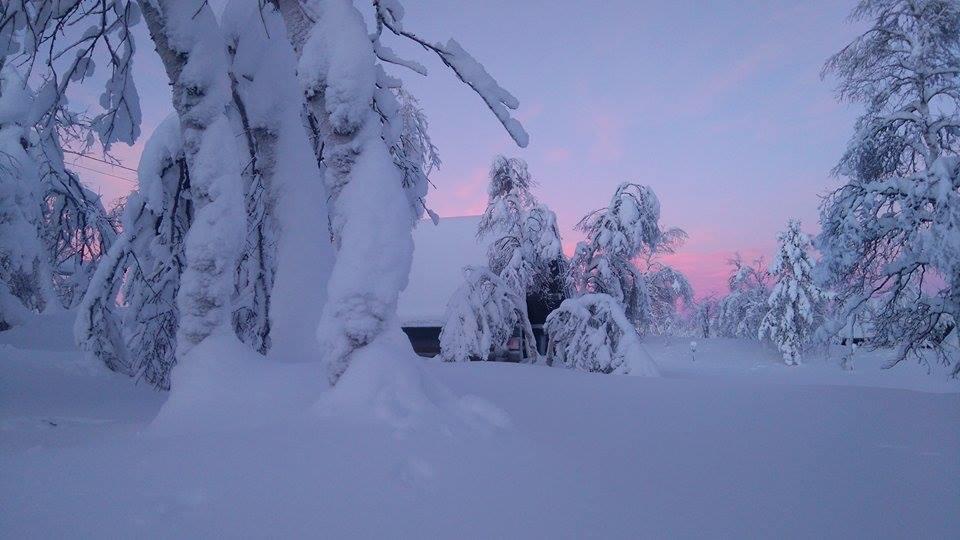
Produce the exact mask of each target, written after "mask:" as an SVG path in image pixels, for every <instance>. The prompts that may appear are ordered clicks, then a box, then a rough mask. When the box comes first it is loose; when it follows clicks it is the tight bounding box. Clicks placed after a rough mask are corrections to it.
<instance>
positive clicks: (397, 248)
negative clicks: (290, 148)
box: [280, 0, 414, 382]
mask: <svg viewBox="0 0 960 540" xmlns="http://www.w3.org/2000/svg"><path fill="white" fill-rule="evenodd" d="M280 5H281V13H282V14H283V15H284V16H285V17H286V20H287V28H288V32H289V34H288V35H289V36H290V39H291V40H292V41H293V42H294V48H295V50H299V51H300V59H299V66H298V75H299V77H300V81H301V83H302V85H303V91H304V95H305V96H306V103H307V111H308V114H309V118H310V124H311V125H312V126H313V127H314V129H315V130H316V133H317V143H318V145H317V148H316V151H317V152H318V153H319V155H320V157H321V158H322V160H323V163H324V166H325V167H324V170H323V174H324V182H325V185H326V188H327V191H328V193H329V194H330V201H331V203H330V210H329V211H330V229H331V235H332V237H333V239H334V243H335V245H336V246H337V259H336V263H335V264H334V267H333V271H332V274H331V277H330V281H329V283H328V285H327V301H326V304H325V306H324V310H323V314H322V316H321V321H320V324H319V326H318V330H317V337H318V339H319V340H320V342H321V348H322V350H323V351H324V352H325V354H326V361H327V363H328V365H329V377H330V381H331V382H336V381H337V379H339V377H340V375H341V374H342V373H343V372H344V371H345V370H346V368H347V366H348V365H349V358H350V355H351V354H352V353H353V351H355V350H357V349H359V348H361V347H364V346H366V345H368V344H369V343H371V342H372V341H373V340H374V339H376V338H377V336H379V335H380V334H381V333H382V332H383V331H384V329H385V327H386V325H388V324H394V325H396V324H398V323H397V321H396V320H395V318H396V303H397V298H398V296H399V294H400V291H401V290H402V289H403V288H404V287H405V286H406V282H407V277H408V274H409V271H410V263H411V259H412V251H413V239H412V235H411V230H412V227H413V223H414V215H413V213H412V212H411V209H410V205H409V203H408V202H407V199H406V196H405V194H404V191H403V186H402V176H401V174H400V171H399V170H398V169H397V167H396V166H395V164H394V163H393V160H392V159H391V156H390V153H389V151H388V148H387V146H386V144H385V142H384V141H383V139H382V138H381V125H380V119H379V117H378V116H377V115H376V112H375V111H374V109H373V107H372V105H373V100H374V94H375V92H376V89H377V88H376V87H377V82H378V76H379V73H380V68H379V67H378V66H377V64H376V55H375V54H374V49H373V44H372V43H371V41H370V38H369V36H368V30H367V27H366V24H365V23H364V21H363V17H362V15H361V14H360V12H358V11H357V10H356V8H354V6H353V4H352V2H349V1H347V0H329V1H323V2H320V1H314V2H310V3H309V6H310V8H311V9H312V12H313V13H315V14H316V15H317V19H316V22H315V24H314V25H313V26H312V27H311V29H310V31H309V32H307V33H304V32H302V31H300V30H301V24H302V20H300V19H293V18H292V17H295V14H296V13H302V12H301V11H298V10H299V9H301V8H300V6H284V3H283V2H280ZM301 39H304V41H303V42H302V44H301V43H298V40H301Z"/></svg>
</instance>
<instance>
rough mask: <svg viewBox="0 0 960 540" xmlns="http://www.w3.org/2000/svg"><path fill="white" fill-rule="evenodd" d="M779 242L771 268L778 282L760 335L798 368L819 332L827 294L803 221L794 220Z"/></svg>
mask: <svg viewBox="0 0 960 540" xmlns="http://www.w3.org/2000/svg"><path fill="white" fill-rule="evenodd" d="M778 239H779V242H780V248H779V250H778V251H777V255H776V257H774V259H773V264H772V265H771V266H770V273H771V274H772V275H773V276H774V278H775V279H776V281H777V282H776V285H774V287H773V292H771V293H770V298H769V299H768V300H767V305H768V306H769V311H767V314H766V315H765V316H764V318H763V321H762V322H761V323H760V330H759V331H758V336H759V338H760V339H763V338H764V337H769V338H770V340H771V341H773V343H774V345H776V346H777V349H779V351H780V353H781V354H783V360H784V362H786V364H787V365H789V366H794V365H797V364H799V363H800V355H801V352H802V350H803V348H804V346H805V345H806V344H807V341H808V339H809V338H810V336H811V335H812V334H813V331H814V330H815V328H814V324H815V322H816V320H817V310H818V309H819V307H820V305H821V303H822V302H823V300H824V295H823V293H822V292H821V291H820V289H819V287H817V285H816V284H815V283H814V279H813V263H812V261H811V260H810V255H809V253H808V251H809V249H810V237H809V236H807V235H806V234H805V233H804V232H803V231H802V230H800V222H799V221H796V220H790V222H789V223H788V224H787V230H786V231H784V232H782V233H780V235H779V238H778Z"/></svg>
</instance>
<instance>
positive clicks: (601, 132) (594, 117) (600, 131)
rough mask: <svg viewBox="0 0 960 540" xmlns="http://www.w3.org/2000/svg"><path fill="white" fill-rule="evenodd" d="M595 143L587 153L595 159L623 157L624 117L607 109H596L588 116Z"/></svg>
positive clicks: (604, 159) (587, 122)
mask: <svg viewBox="0 0 960 540" xmlns="http://www.w3.org/2000/svg"><path fill="white" fill-rule="evenodd" d="M586 124H587V128H588V129H589V130H590V131H591V132H592V135H593V143H592V144H591V145H590V148H589V149H588V151H587V155H588V156H589V157H590V159H592V160H594V161H601V162H611V161H617V160H619V159H620V158H621V157H623V129H624V122H623V119H622V118H621V117H620V116H618V115H616V114H612V113H609V112H606V111H597V110H594V111H592V112H590V113H589V115H588V117H587V121H586Z"/></svg>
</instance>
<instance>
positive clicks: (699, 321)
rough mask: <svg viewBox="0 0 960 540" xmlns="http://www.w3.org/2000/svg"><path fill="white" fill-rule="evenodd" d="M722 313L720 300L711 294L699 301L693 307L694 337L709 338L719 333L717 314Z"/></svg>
mask: <svg viewBox="0 0 960 540" xmlns="http://www.w3.org/2000/svg"><path fill="white" fill-rule="evenodd" d="M719 311H720V300H718V299H717V297H716V295H714V294H710V295H707V296H705V297H703V298H701V299H699V300H697V301H696V303H695V304H694V306H693V313H692V314H691V326H692V327H693V330H694V335H696V336H699V337H702V338H709V337H713V335H714V334H715V333H716V332H717V326H716V324H717V313H718V312H719Z"/></svg>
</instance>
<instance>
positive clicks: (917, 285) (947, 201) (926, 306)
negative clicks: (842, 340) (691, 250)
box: [817, 0, 960, 375]
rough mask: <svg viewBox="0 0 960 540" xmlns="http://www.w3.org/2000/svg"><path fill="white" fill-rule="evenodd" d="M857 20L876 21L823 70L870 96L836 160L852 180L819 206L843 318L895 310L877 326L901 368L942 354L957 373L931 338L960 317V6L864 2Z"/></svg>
mask: <svg viewBox="0 0 960 540" xmlns="http://www.w3.org/2000/svg"><path fill="white" fill-rule="evenodd" d="M853 18H855V19H859V20H864V21H866V22H867V23H868V24H869V28H868V29H867V30H866V31H865V32H864V33H863V34H861V35H860V36H858V37H857V38H855V39H854V40H853V41H852V42H851V43H850V44H848V45H847V46H846V47H844V48H843V49H842V50H841V51H840V52H839V53H837V54H835V55H834V56H833V57H831V58H830V59H829V60H828V61H827V64H826V66H825V68H824V74H825V75H833V76H835V77H836V79H837V81H838V89H837V93H838V96H839V97H840V99H842V100H846V101H852V102H861V103H864V104H865V105H866V112H865V113H864V114H863V115H862V116H861V117H860V118H859V119H858V120H857V124H856V131H855V133H854V136H853V137H852V138H851V140H850V142H849V144H848V146H847V150H846V152H845V153H844V155H843V157H842V158H841V160H840V163H839V164H838V165H837V167H836V168H835V169H834V172H835V173H836V174H837V175H839V176H843V177H846V179H847V183H846V184H845V185H843V186H842V187H840V188H839V189H837V190H836V191H834V192H833V193H832V194H830V196H829V197H827V199H826V200H825V201H824V203H823V205H822V207H821V217H820V222H821V231H822V232H821V234H820V236H819V238H818V242H817V247H818V248H819V249H820V251H821V252H822V254H823V261H822V267H823V269H824V274H825V279H826V281H827V282H828V283H829V284H830V286H831V288H832V289H833V290H835V291H836V293H837V301H838V303H839V304H840V305H841V306H842V313H841V315H840V316H839V317H838V319H839V320H840V321H841V324H842V323H843V322H845V321H846V320H847V319H849V318H850V317H851V316H852V315H853V314H855V313H857V312H858V311H859V310H860V307H861V306H862V305H863V304H865V303H867V302H869V301H870V300H871V298H877V299H879V300H880V301H881V302H883V303H884V304H885V305H886V306H887V307H888V309H878V310H876V311H875V313H876V317H874V318H873V320H872V321H870V323H871V325H872V327H873V329H874V331H875V333H876V335H877V338H878V340H877V342H878V343H881V342H882V343H890V342H898V344H899V347H900V354H898V355H897V357H896V359H895V360H894V361H893V363H891V365H893V364H895V363H897V362H899V361H901V360H902V359H904V358H905V357H906V356H907V355H909V354H910V353H915V354H916V355H917V357H918V358H920V360H921V361H922V362H926V361H927V357H928V355H927V351H932V352H934V353H937V354H938V355H939V357H940V359H941V360H942V361H944V362H947V363H950V362H953V363H954V364H955V370H954V373H955V375H957V374H960V362H957V361H956V359H955V356H956V355H955V353H948V352H947V349H946V348H945V346H946V342H945V341H943V340H941V339H937V338H934V337H933V336H942V337H946V336H947V335H949V334H950V333H951V332H950V331H946V332H944V331H942V330H943V329H946V328H950V329H955V328H956V326H957V324H958V321H960V243H958V238H960V215H958V208H960V157H958V153H960V137H958V133H960V3H957V2H956V1H954V0H861V2H859V3H858V5H857V7H856V8H855V9H854V11H853ZM895 306H902V307H903V308H904V310H905V311H904V310H899V309H894V308H895ZM844 313H845V315H844ZM931 338H932V339H931Z"/></svg>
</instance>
